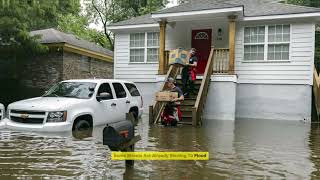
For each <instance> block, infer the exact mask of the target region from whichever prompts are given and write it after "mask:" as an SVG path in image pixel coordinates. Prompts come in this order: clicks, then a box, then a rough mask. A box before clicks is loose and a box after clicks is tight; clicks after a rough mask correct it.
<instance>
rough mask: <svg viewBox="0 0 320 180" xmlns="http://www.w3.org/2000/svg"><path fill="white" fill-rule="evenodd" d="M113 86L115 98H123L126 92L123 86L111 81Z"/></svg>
mask: <svg viewBox="0 0 320 180" xmlns="http://www.w3.org/2000/svg"><path fill="white" fill-rule="evenodd" d="M112 85H113V87H114V91H115V92H116V96H117V98H125V97H127V93H126V91H125V90H124V88H123V86H122V85H121V84H120V83H112Z"/></svg>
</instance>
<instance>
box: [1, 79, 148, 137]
mask: <svg viewBox="0 0 320 180" xmlns="http://www.w3.org/2000/svg"><path fill="white" fill-rule="evenodd" d="M142 109H143V100H142V97H141V95H140V92H139V90H138V89H137V87H136V85H135V84H134V83H132V82H128V81H122V80H113V79H82V80H67V81H62V82H60V83H58V84H56V85H55V86H53V87H52V88H51V89H50V90H49V91H47V92H46V93H45V94H44V95H43V96H42V97H37V98H32V99H26V100H22V101H18V102H15V103H12V104H10V105H9V106H8V119H9V121H8V122H7V123H6V127H7V128H9V129H18V130H32V131H43V132H58V131H71V130H81V129H85V128H88V127H93V126H96V125H105V124H108V123H111V122H117V121H121V120H124V119H125V116H126V113H133V115H134V116H135V118H139V117H140V116H141V114H142Z"/></svg>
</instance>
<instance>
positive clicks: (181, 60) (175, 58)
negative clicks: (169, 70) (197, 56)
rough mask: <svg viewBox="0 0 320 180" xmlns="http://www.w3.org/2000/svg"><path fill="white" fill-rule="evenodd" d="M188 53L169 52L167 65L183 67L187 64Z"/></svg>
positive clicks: (176, 50) (179, 50)
mask: <svg viewBox="0 0 320 180" xmlns="http://www.w3.org/2000/svg"><path fill="white" fill-rule="evenodd" d="M188 57H189V52H188V51H186V50H183V49H175V50H171V51H170V53H169V65H171V64H179V65H185V64H186V63H188V62H189V59H188Z"/></svg>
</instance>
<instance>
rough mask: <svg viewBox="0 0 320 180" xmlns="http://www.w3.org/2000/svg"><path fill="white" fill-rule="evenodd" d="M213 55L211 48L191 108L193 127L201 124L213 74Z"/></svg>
mask: <svg viewBox="0 0 320 180" xmlns="http://www.w3.org/2000/svg"><path fill="white" fill-rule="evenodd" d="M213 53H214V48H212V49H211V51H210V56H209V59H208V63H207V66H206V69H205V72H204V75H203V79H202V81H201V86H200V89H199V93H198V96H197V99H196V103H195V105H194V107H192V125H193V126H198V125H199V123H201V122H202V113H203V109H204V105H205V103H206V99H207V95H208V90H209V85H210V79H211V75H212V72H213V59H214V56H213Z"/></svg>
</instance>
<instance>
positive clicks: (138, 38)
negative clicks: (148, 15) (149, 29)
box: [130, 33, 145, 47]
mask: <svg viewBox="0 0 320 180" xmlns="http://www.w3.org/2000/svg"><path fill="white" fill-rule="evenodd" d="M144 39H145V35H144V33H135V34H130V47H144Z"/></svg>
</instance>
